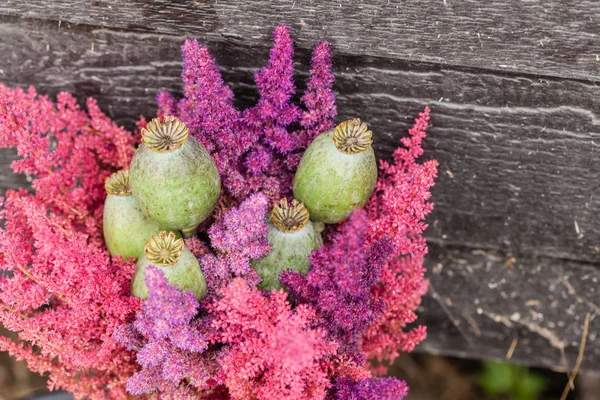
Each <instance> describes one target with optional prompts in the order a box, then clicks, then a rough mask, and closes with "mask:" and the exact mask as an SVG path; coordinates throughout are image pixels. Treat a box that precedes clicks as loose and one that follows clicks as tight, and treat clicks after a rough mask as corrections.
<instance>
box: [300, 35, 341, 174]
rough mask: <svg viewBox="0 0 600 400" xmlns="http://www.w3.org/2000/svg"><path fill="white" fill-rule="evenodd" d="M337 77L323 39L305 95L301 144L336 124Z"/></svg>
mask: <svg viewBox="0 0 600 400" xmlns="http://www.w3.org/2000/svg"><path fill="white" fill-rule="evenodd" d="M334 80H335V78H334V76H333V72H332V71H331V49H330V48H329V43H327V42H320V43H319V44H317V45H316V46H315V49H314V50H313V56H312V60H311V71H310V78H309V80H308V82H307V84H306V92H304V95H302V99H301V100H302V103H304V106H305V107H306V111H305V112H304V113H303V114H302V119H301V121H300V123H301V125H302V127H303V128H304V129H303V130H302V131H301V132H300V136H299V138H298V145H299V146H300V147H301V148H306V147H308V145H309V144H310V143H311V142H312V141H313V139H314V138H315V137H316V136H317V135H319V134H320V133H322V132H325V131H328V130H329V129H331V128H333V126H334V122H333V121H334V120H335V117H336V115H337V107H336V105H335V94H334V93H333V83H334ZM293 168H295V166H293Z"/></svg>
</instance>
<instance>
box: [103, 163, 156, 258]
mask: <svg viewBox="0 0 600 400" xmlns="http://www.w3.org/2000/svg"><path fill="white" fill-rule="evenodd" d="M104 188H105V189H106V193H107V196H106V200H105V202H104V216H103V224H102V225H103V229H104V241H105V242H106V247H108V251H109V252H110V254H111V255H113V256H114V255H121V256H123V258H125V259H127V258H130V257H135V258H138V257H139V256H140V254H142V253H143V252H144V246H145V245H146V242H147V241H148V239H150V238H151V237H152V235H155V234H157V233H158V232H160V227H159V225H158V222H156V221H153V220H152V219H150V218H148V217H147V216H146V215H144V213H143V212H142V210H141V209H140V208H139V207H138V205H137V203H136V201H135V199H134V198H133V196H132V195H131V189H130V187H129V171H127V170H122V171H118V172H115V173H114V174H112V175H111V176H109V177H108V178H106V181H105V183H104Z"/></svg>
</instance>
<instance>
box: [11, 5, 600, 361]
mask: <svg viewBox="0 0 600 400" xmlns="http://www.w3.org/2000/svg"><path fill="white" fill-rule="evenodd" d="M56 3H57V4H60V2H56ZM9 4H10V3H9ZM74 4H75V5H77V4H78V3H77V2H75V3H74ZM97 4H107V3H97ZM536 4H537V3H536ZM1 7H6V6H0V10H1V9H2V8H1ZM33 9H35V8H33ZM93 10H94V6H91V7H90V11H89V12H90V13H92V14H93ZM0 14H1V12H0ZM73 14H74V15H76V13H75V12H74V13H73ZM249 15H250V14H249ZM50 17H52V15H49V16H48V18H50ZM173 18H175V17H173ZM115 20H116V21H118V18H117V17H115ZM132 21H133V22H131V23H137V22H136V20H135V19H134V18H132ZM108 23H110V24H114V25H117V22H115V21H109V22H107V24H108ZM221 23H222V24H223V26H225V27H226V26H228V25H227V24H226V23H225V22H221ZM254 23H256V24H257V25H256V26H259V25H260V24H261V23H263V22H260V21H258V22H254ZM265 24H266V23H265ZM171 25H172V23H171ZM169 26H170V25H169ZM122 29H133V30H135V32H131V31H125V30H122ZM161 29H167V28H161ZM172 29H176V28H172ZM215 29H216V28H215ZM223 29H225V28H223ZM227 29H233V28H231V27H229V28H227ZM307 29H308V28H307ZM312 29H314V28H311V30H310V34H309V33H306V35H305V33H302V32H303V31H300V32H301V34H300V35H299V36H300V37H301V40H300V43H303V44H302V45H301V46H300V47H299V48H298V52H297V56H296V61H297V62H298V71H299V72H298V74H297V77H296V78H297V79H296V80H297V83H298V84H299V87H300V89H302V87H303V86H304V81H305V80H306V76H307V65H308V62H309V59H310V53H309V51H308V50H307V49H308V48H309V47H311V45H313V44H314V42H311V41H310V40H309V39H307V38H312V37H313V36H314V37H315V39H316V37H317V36H318V35H317V33H318V32H317V33H314V32H313V31H312ZM265 31H266V32H267V33H268V32H269V31H270V28H268V29H265ZM219 35H220V36H219ZM0 37H2V40H0V54H3V55H4V57H3V58H2V59H1V60H0V81H2V82H5V83H7V84H9V85H20V86H26V85H29V84H34V85H36V86H37V87H38V89H39V91H40V92H41V93H45V94H49V95H52V96H53V95H55V94H56V93H57V92H58V91H59V90H67V91H70V92H73V93H75V94H76V96H77V97H78V98H79V99H80V100H83V99H84V98H85V97H86V96H94V97H96V98H98V100H99V102H100V106H101V108H102V109H103V110H105V112H107V114H108V115H110V116H111V117H113V118H114V119H116V120H117V121H118V122H119V123H121V124H125V125H126V126H129V127H131V126H132V125H133V122H134V121H135V120H136V119H137V118H138V116H139V115H140V114H143V115H146V116H152V115H153V113H154V111H155V108H154V100H153V97H154V95H155V94H156V93H157V92H158V91H160V90H163V89H166V90H171V91H174V92H176V93H179V92H180V91H181V81H180V78H179V74H180V72H181V58H180V55H179V45H180V44H181V42H182V38H181V37H179V36H176V35H170V34H165V35H159V34H154V33H147V32H146V31H144V30H143V29H142V28H140V27H135V26H120V27H119V29H109V28H103V27H97V26H93V25H89V24H82V25H75V24H68V23H66V22H63V23H61V24H60V26H59V25H58V23H57V22H55V21H44V20H36V19H22V18H20V17H10V16H4V17H2V16H0ZM206 37H208V38H209V39H207V40H206V42H205V44H206V45H207V46H208V47H209V48H210V50H211V53H212V54H213V55H214V56H215V57H216V59H217V61H218V63H219V64H220V65H221V67H222V71H223V75H224V78H225V81H226V82H227V83H229V84H230V85H231V86H232V88H233V90H234V92H235V94H236V96H237V100H236V101H237V104H238V105H239V106H240V107H247V106H249V105H251V104H253V103H254V102H255V101H256V90H255V88H254V84H253V81H252V74H253V72H254V71H255V70H256V69H257V68H259V67H260V66H261V65H263V64H264V63H265V62H266V60H267V57H268V50H267V48H265V47H263V46H262V45H263V44H266V43H267V42H268V39H265V38H262V39H256V40H254V39H249V40H248V41H247V42H245V41H241V40H238V39H239V38H233V39H232V37H228V36H226V35H224V34H222V33H219V34H218V35H217V36H210V35H208V36H206ZM223 38H225V39H223ZM263 39H264V40H263ZM302 40H304V42H302ZM336 46H337V45H336ZM590 48H591V47H590V46H588V47H586V49H587V50H586V51H591V50H590ZM334 51H335V57H334V69H335V73H336V79H337V80H336V87H335V90H336V92H337V94H338V107H339V119H340V120H341V119H346V118H350V117H355V116H360V117H361V118H362V119H364V120H365V122H367V123H368V124H369V126H370V128H371V129H372V130H373V132H374V133H375V141H376V151H377V154H378V156H379V157H382V158H389V157H390V154H391V152H392V151H393V149H394V148H395V147H396V146H397V145H398V140H399V138H400V137H401V136H402V135H403V134H405V133H406V131H407V129H408V128H409V127H410V125H411V124H412V120H413V118H414V117H415V116H416V114H417V113H418V112H419V111H421V110H422V109H423V107H424V106H425V105H430V106H431V108H432V128H431V129H430V131H429V137H428V139H427V141H426V143H425V147H426V156H427V157H428V158H435V159H437V160H439V161H440V177H439V179H438V181H437V185H436V187H435V188H434V191H433V200H434V201H435V203H436V209H435V211H434V213H433V214H432V215H431V217H430V219H429V222H430V224H431V225H430V229H429V230H428V239H429V240H430V243H431V245H432V254H431V256H430V258H429V261H428V262H429V267H430V271H431V273H430V279H431V281H432V291H431V294H432V297H429V298H428V299H427V300H426V301H425V303H424V307H423V313H422V315H423V321H424V322H425V323H427V325H428V326H429V332H430V335H429V339H428V340H427V342H425V343H424V344H423V345H422V347H421V349H422V350H424V351H430V352H440V353H445V354H453V355H462V356H474V357H484V358H502V357H503V356H504V355H505V354H506V351H507V349H508V347H509V346H510V344H511V343H512V340H513V338H514V337H519V344H518V346H517V349H516V350H515V354H514V359H515V360H518V361H522V362H526V363H531V364H537V365H547V366H557V365H559V366H561V367H562V368H566V367H567V366H569V365H572V363H573V359H574V354H576V349H575V350H574V346H575V345H576V344H577V341H578V340H579V335H580V333H581V326H582V321H583V316H584V315H585V313H586V312H588V311H590V310H596V308H594V307H596V306H599V305H600V296H598V294H597V293H596V289H595V287H596V284H597V279H598V271H599V270H598V268H597V265H595V264H597V263H598V262H600V251H599V247H598V246H600V217H599V215H600V213H599V212H598V211H599V209H600V204H599V201H600V200H599V199H598V195H599V193H598V187H599V183H598V182H597V181H598V177H599V176H600V165H599V164H598V163H597V162H594V160H597V158H598V154H597V153H598V150H599V146H600V117H599V115H600V89H599V87H598V84H597V83H595V82H592V81H589V80H587V79H565V78H560V77H551V76H546V77H538V76H534V75H531V74H528V73H527V71H528V70H527V69H524V70H523V71H524V72H519V73H507V72H497V71H495V70H494V68H487V69H475V68H463V67H459V66H449V65H445V64H436V63H428V62H421V61H420V62H415V61H413V60H412V59H402V58H401V57H394V56H393V55H392V56H390V57H374V56H370V55H365V54H362V55H350V54H349V53H350V52H351V51H350V50H349V49H344V48H338V47H335V48H334ZM571 66H572V67H573V68H575V67H576V65H575V64H573V65H571ZM565 68H567V67H565ZM577 68H580V66H577ZM567 69H568V68H567ZM582 70H585V68H583V69H582ZM550 75H551V74H550ZM568 76H578V75H577V74H575V75H568ZM13 155H14V153H10V152H2V153H0V187H2V188H6V187H15V186H18V185H20V184H25V180H24V178H23V177H20V178H18V177H17V178H15V177H12V176H10V175H9V172H8V170H7V165H8V164H9V162H10V157H12V156H13ZM512 257H515V258H516V261H512V262H509V263H507V261H509V260H511V258H512ZM438 264H439V265H441V266H442V267H440V266H439V265H438ZM505 264H506V266H505ZM538 267H539V268H541V269H539V268H538ZM563 281H564V282H566V283H563ZM503 293H504V294H503ZM513 293H514V294H515V295H514V296H513ZM448 299H449V300H448ZM476 299H477V302H476ZM479 309H481V310H482V311H481V312H479ZM594 312H595V311H594ZM515 313H516V314H518V315H516V314H515ZM534 313H535V315H534ZM540 315H541V317H540ZM593 324H597V322H593ZM593 327H594V329H595V330H597V329H598V326H597V325H593ZM540 332H541V333H540ZM557 343H560V344H561V346H563V347H564V350H565V354H566V356H565V357H566V358H565V357H563V356H562V353H561V351H560V350H557V348H556V345H557ZM588 352H589V354H588V353H587V352H586V357H589V358H586V361H585V362H586V364H585V365H586V367H587V368H597V365H599V364H598V361H599V360H600V345H599V342H598V341H597V340H596V338H595V337H594V338H590V342H589V343H588Z"/></svg>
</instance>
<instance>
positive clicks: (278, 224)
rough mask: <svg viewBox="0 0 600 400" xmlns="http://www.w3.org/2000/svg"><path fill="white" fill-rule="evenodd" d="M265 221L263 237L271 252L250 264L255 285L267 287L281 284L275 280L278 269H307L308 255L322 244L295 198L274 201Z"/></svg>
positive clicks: (307, 215)
mask: <svg viewBox="0 0 600 400" xmlns="http://www.w3.org/2000/svg"><path fill="white" fill-rule="evenodd" d="M268 225H269V232H268V235H267V240H268V241H269V244H270V245H271V252H270V253H269V254H268V255H266V256H265V257H263V258H260V259H258V260H254V261H252V267H253V268H254V269H255V270H256V272H257V273H258V275H259V276H260V277H261V279H262V281H261V283H260V285H259V288H261V289H266V290H271V289H279V288H281V287H282V286H281V283H280V282H279V273H280V272H281V271H285V270H287V269H291V270H293V271H296V272H301V273H306V272H308V270H309V268H310V261H309V260H308V256H309V254H310V253H311V251H313V250H314V249H318V248H319V247H321V246H322V245H323V240H322V239H321V234H320V233H319V232H318V231H317V230H316V229H315V227H314V225H313V223H312V222H311V221H310V219H309V212H308V210H307V209H306V207H304V204H302V203H299V202H298V201H297V200H292V202H291V203H288V201H287V199H282V200H281V201H280V202H279V203H278V204H276V205H275V207H273V211H272V212H271V221H269V222H268Z"/></svg>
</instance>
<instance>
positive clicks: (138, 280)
mask: <svg viewBox="0 0 600 400" xmlns="http://www.w3.org/2000/svg"><path fill="white" fill-rule="evenodd" d="M150 265H154V266H156V267H158V268H159V269H160V270H161V271H162V272H163V273H164V275H165V278H167V280H168V281H169V283H170V284H171V285H175V286H177V287H178V288H179V289H181V290H191V291H192V292H194V294H195V295H196V297H197V298H198V299H201V298H202V297H203V296H204V295H205V294H206V279H205V278H204V274H203V273H202V269H200V264H199V263H198V259H197V258H196V256H194V254H192V252H191V251H190V250H188V248H187V247H185V243H184V241H183V239H182V238H179V239H178V238H177V236H175V234H174V233H173V232H168V233H167V232H166V231H162V232H160V233H159V234H158V235H154V236H152V238H151V239H150V240H149V241H148V243H146V246H145V248H144V253H143V254H142V256H141V257H140V258H139V259H138V261H137V263H136V268H135V274H134V275H133V279H132V280H131V294H132V295H134V296H136V297H139V298H141V299H146V298H148V287H147V286H146V280H145V276H144V274H145V272H146V269H147V268H148V266H150Z"/></svg>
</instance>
